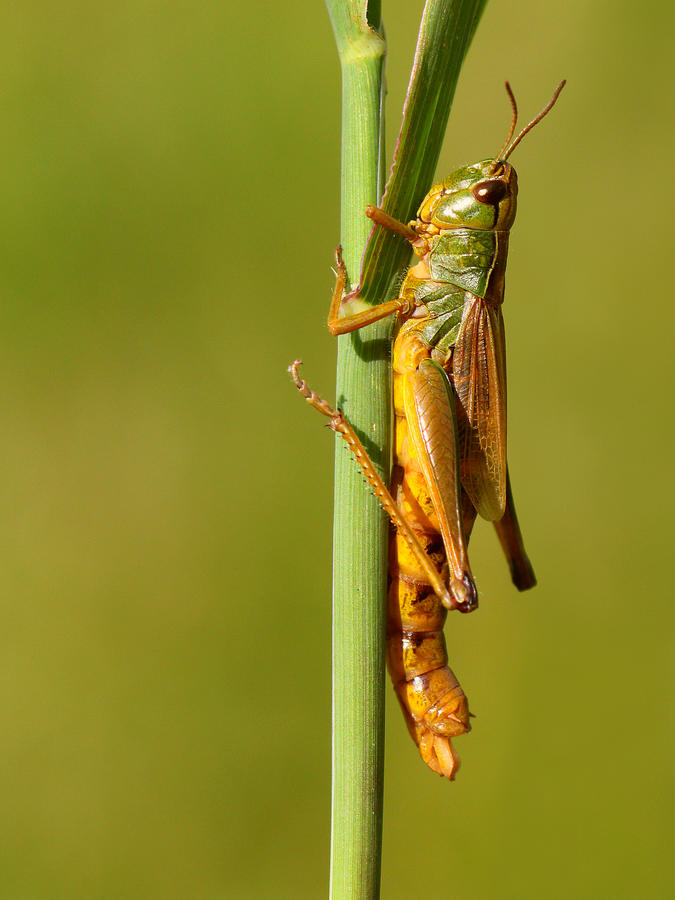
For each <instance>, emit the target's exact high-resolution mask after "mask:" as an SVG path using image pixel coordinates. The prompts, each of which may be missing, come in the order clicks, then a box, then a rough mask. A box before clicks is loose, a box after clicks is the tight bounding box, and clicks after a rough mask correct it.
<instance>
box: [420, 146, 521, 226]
mask: <svg viewBox="0 0 675 900" xmlns="http://www.w3.org/2000/svg"><path fill="white" fill-rule="evenodd" d="M517 195H518V176H517V175H516V170H515V169H514V168H513V166H512V165H510V163H507V162H503V161H501V160H494V159H484V160H482V161H481V162H478V163H474V164H473V165H470V166H463V167H462V168H461V169H456V170H455V171H454V172H452V173H451V174H450V175H448V177H447V178H445V179H444V180H443V181H441V182H440V183H439V184H436V185H434V186H433V187H432V189H431V190H430V191H429V193H428V194H427V196H426V197H425V198H424V201H423V202H422V205H421V206H420V208H419V212H418V216H419V218H420V219H421V220H422V221H423V222H428V223H430V224H431V225H435V226H436V227H437V228H440V229H441V230H443V229H446V228H477V229H480V230H485V231H492V230H494V231H508V229H509V228H510V227H511V225H512V224H513V220H514V219H515V217H516V197H517Z"/></svg>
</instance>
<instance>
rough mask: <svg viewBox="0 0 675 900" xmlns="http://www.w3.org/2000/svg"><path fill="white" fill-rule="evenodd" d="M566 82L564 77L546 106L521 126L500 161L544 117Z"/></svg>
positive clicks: (510, 152) (503, 160) (506, 156)
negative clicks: (521, 128) (520, 129)
mask: <svg viewBox="0 0 675 900" xmlns="http://www.w3.org/2000/svg"><path fill="white" fill-rule="evenodd" d="M566 83H567V82H566V79H564V80H563V81H561V82H560V84H559V85H558V87H557V88H556V89H555V90H554V91H553V96H552V97H551V99H550V100H549V101H548V103H547V104H546V106H545V107H544V108H543V109H542V111H541V112H540V113H539V115H538V116H535V117H534V119H532V121H531V122H529V123H528V124H527V125H526V126H525V127H524V128H523V130H522V131H521V132H520V134H519V135H518V137H517V138H516V139H515V141H514V142H513V143H512V144H511V146H510V147H509V148H508V150H507V151H506V153H505V154H504V156H503V157H502V159H501V162H505V161H506V160H507V159H508V158H509V156H510V155H511V154H512V153H513V151H514V150H515V149H516V147H517V146H518V144H519V143H520V142H521V141H522V139H523V138H524V137H525V135H526V134H527V132H528V131H532V129H533V128H534V126H535V125H536V124H537V122H541V120H542V119H543V118H544V116H545V115H546V113H548V112H550V111H551V109H552V108H553V104H554V103H555V101H556V100H557V99H558V95H559V94H560V91H562V89H563V88H564V87H565V84H566Z"/></svg>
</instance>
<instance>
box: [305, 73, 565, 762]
mask: <svg viewBox="0 0 675 900" xmlns="http://www.w3.org/2000/svg"><path fill="white" fill-rule="evenodd" d="M564 85H565V82H564V81H563V82H561V83H560V84H559V85H558V87H557V88H556V90H555V92H554V94H553V96H552V98H551V100H550V101H549V102H548V104H547V105H546V106H545V107H544V109H543V110H542V111H541V112H540V113H539V115H537V116H536V117H535V118H534V119H533V120H532V121H531V122H529V124H528V125H526V126H525V128H523V129H522V131H521V132H520V133H519V134H518V136H517V137H516V138H515V139H513V134H514V132H515V128H516V122H517V117H518V110H517V105H516V101H515V98H514V95H513V92H512V90H511V88H510V86H509V84H508V82H507V83H506V90H507V92H508V95H509V99H510V101H511V106H512V110H513V117H512V121H511V127H510V130H509V134H508V137H507V139H506V141H505V143H504V145H503V146H502V148H501V149H500V151H499V153H497V155H496V156H495V157H494V158H491V159H485V160H482V161H480V162H477V163H473V164H471V165H467V166H463V167H462V168H460V169H457V170H456V171H454V172H452V173H451V174H450V175H448V176H447V178H445V179H444V180H443V181H441V182H439V183H438V184H435V185H434V186H433V187H432V188H431V190H430V191H429V193H428V194H427V195H426V197H425V198H424V200H423V202H422V205H421V206H420V208H419V210H418V213H417V218H416V219H414V220H413V221H411V222H410V223H408V224H407V225H406V224H404V223H402V222H399V221H397V220H395V219H392V218H391V217H390V216H389V215H387V213H385V212H384V211H383V210H381V209H378V208H377V207H374V206H369V207H367V209H366V215H367V216H368V217H369V218H371V219H372V220H373V222H375V223H376V224H377V225H379V226H381V227H384V228H388V229H390V230H391V231H394V232H395V233H397V234H399V235H400V236H401V237H403V238H405V239H406V240H408V241H409V242H410V244H411V247H412V249H413V251H414V253H415V254H416V256H417V257H418V258H419V260H418V262H417V263H416V264H415V265H413V266H411V267H410V268H409V269H408V272H407V274H406V277H405V280H404V281H403V284H402V286H401V290H400V293H399V296H398V297H397V298H396V299H394V300H391V301H388V302H386V303H382V304H380V305H378V306H374V307H369V308H367V309H364V310H361V311H359V312H355V313H352V314H348V315H345V316H343V317H342V318H341V317H340V308H341V305H342V302H343V299H344V295H345V288H346V286H347V271H346V268H345V265H344V263H343V262H342V258H341V253H340V248H338V250H337V253H336V261H337V280H336V284H335V290H334V292H333V297H332V300H331V304H330V310H329V314H328V328H329V329H330V331H331V333H332V334H333V335H340V334H346V333H348V332H351V331H355V330H357V329H359V328H362V327H364V326H365V325H369V324H371V323H372V322H375V321H378V320H379V319H382V318H384V317H385V316H389V315H396V316H397V328H396V334H395V338H394V344H393V352H392V367H393V371H394V414H395V449H394V459H393V470H392V477H391V483H390V485H386V484H385V483H384V482H383V481H382V479H381V478H380V477H379V475H378V473H377V471H376V470H375V467H374V466H373V464H372V462H371V460H370V458H369V457H368V454H367V452H366V451H365V449H364V447H363V445H362V444H361V442H360V440H359V438H358V435H357V434H356V432H355V431H354V429H353V428H352V426H351V425H350V424H349V422H347V421H346V419H345V418H344V416H343V415H342V413H341V412H340V410H336V409H333V408H331V407H330V406H329V405H328V404H327V403H326V402H325V401H323V400H322V399H321V398H320V397H318V396H317V395H316V394H315V393H314V392H313V391H311V390H310V389H309V387H308V386H307V384H306V382H305V381H303V380H302V378H301V377H300V375H299V372H298V368H299V365H300V361H299V360H298V361H296V362H295V363H293V365H292V366H291V368H290V371H291V374H292V377H293V379H294V381H295V383H296V386H297V387H298V389H299V391H300V393H301V394H302V395H303V396H304V397H305V398H306V399H307V401H308V402H309V403H310V404H311V405H312V406H314V407H315V408H316V409H317V410H318V411H319V412H321V413H323V414H324V415H326V416H328V418H329V419H330V426H331V427H332V428H333V430H334V431H336V432H337V433H339V434H340V435H342V437H343V438H344V439H345V440H346V442H347V444H348V445H349V447H350V449H351V450H352V452H353V453H354V456H355V457H356V459H357V461H358V462H359V464H360V465H361V467H362V468H363V471H364V474H365V476H366V478H367V479H368V481H369V483H370V484H371V486H372V488H373V490H374V492H375V494H376V496H377V497H378V498H379V499H380V502H381V503H382V505H383V507H384V509H385V510H386V512H387V514H388V515H389V517H390V519H391V521H392V523H393V525H394V529H392V534H391V540H390V551H389V573H390V586H389V594H388V616H387V665H388V668H389V672H390V675H391V678H392V681H393V683H394V688H395V690H396V693H397V696H398V699H399V701H400V704H401V707H402V710H403V714H404V717H405V719H406V723H407V725H408V729H409V731H410V733H411V735H412V737H413V739H414V741H415V743H416V744H417V746H418V748H419V751H420V754H421V756H422V759H423V760H424V762H425V763H426V764H427V765H428V766H429V767H430V768H431V769H432V770H433V771H434V772H437V773H439V774H440V775H443V776H445V777H446V778H449V779H451V780H452V779H454V777H455V774H456V772H457V769H458V766H459V758H458V756H457V754H456V751H455V749H454V747H453V745H452V741H451V738H453V737H456V736H457V735H460V734H464V733H466V732H468V731H469V730H470V728H471V725H470V721H469V717H470V715H471V714H470V713H469V708H468V703H467V700H466V696H465V695H464V692H463V690H462V688H461V686H460V684H459V682H458V680H457V678H456V677H455V675H454V673H453V672H452V670H451V669H450V668H449V667H448V664H447V663H448V657H447V651H446V646H445V639H444V636H443V625H444V622H445V617H446V615H447V610H449V609H459V610H460V611H461V612H470V611H471V610H473V609H475V608H476V606H477V605H478V594H477V591H476V585H475V582H474V579H473V575H472V573H471V568H470V565H469V558H468V552H467V544H468V541H469V536H470V534H471V530H472V528H473V524H474V521H475V519H476V516H477V515H480V516H481V517H482V518H484V519H487V520H488V521H491V522H493V523H494V525H495V528H496V531H497V535H498V537H499V540H500V543H501V545H502V548H503V550H504V553H505V555H506V558H507V561H508V563H509V567H510V570H511V577H512V580H513V582H514V584H515V586H516V587H517V588H518V590H520V591H524V590H528V589H529V588H531V587H534V585H535V584H536V579H535V576H534V571H533V569H532V565H531V564H530V561H529V559H528V557H527V554H526V552H525V548H524V545H523V539H522V535H521V532H520V528H519V525H518V519H517V517H516V511H515V506H514V502H513V495H512V492H511V485H510V481H509V474H508V468H507V463H506V354H505V343H504V323H503V318H502V311H501V307H502V302H503V300H504V275H505V271H506V258H507V252H508V240H509V231H510V229H511V226H512V225H513V221H514V219H515V214H516V196H517V193H518V179H517V176H516V171H515V169H514V168H513V166H512V165H510V164H509V163H508V162H507V160H508V157H509V156H510V155H511V153H512V152H513V150H514V149H515V148H516V147H517V145H518V144H519V143H520V141H521V140H522V139H523V137H524V136H525V135H526V134H527V133H528V132H529V131H530V130H531V129H532V128H533V127H534V126H535V125H536V124H537V123H538V122H539V121H541V119H542V118H543V117H544V116H545V115H546V114H547V113H548V112H549V111H550V109H551V108H552V107H553V105H554V103H555V102H556V100H557V98H558V95H559V94H560V91H561V90H562V88H563V87H564ZM348 296H349V298H350V299H353V298H354V297H355V296H358V295H354V294H352V295H348Z"/></svg>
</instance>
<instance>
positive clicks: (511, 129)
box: [495, 81, 518, 160]
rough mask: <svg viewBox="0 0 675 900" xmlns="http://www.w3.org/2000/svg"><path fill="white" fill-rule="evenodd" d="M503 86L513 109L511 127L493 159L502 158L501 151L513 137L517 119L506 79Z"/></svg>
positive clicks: (512, 97) (514, 104) (516, 109)
mask: <svg viewBox="0 0 675 900" xmlns="http://www.w3.org/2000/svg"><path fill="white" fill-rule="evenodd" d="M504 86H505V87H506V93H507V94H508V95H509V100H510V101H511V109H512V110H513V118H512V119H511V127H510V128H509V135H508V137H507V138H506V140H505V141H504V146H503V147H502V148H501V150H500V151H499V153H498V154H497V155H496V156H495V160H498V159H501V158H502V153H503V152H504V151H505V150H506V148H507V147H508V146H509V141H510V140H511V138H512V137H513V132H514V131H515V130H516V122H517V121H518V105H517V104H516V98H515V97H514V96H513V91H512V90H511V85H510V84H509V83H508V81H505V82H504Z"/></svg>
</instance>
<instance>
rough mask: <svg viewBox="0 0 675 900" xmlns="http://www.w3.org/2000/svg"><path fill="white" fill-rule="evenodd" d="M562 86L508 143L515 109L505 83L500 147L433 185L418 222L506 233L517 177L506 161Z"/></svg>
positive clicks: (511, 222)
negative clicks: (507, 114) (508, 111)
mask: <svg viewBox="0 0 675 900" xmlns="http://www.w3.org/2000/svg"><path fill="white" fill-rule="evenodd" d="M564 85H565V82H564V81H562V82H561V83H560V84H559V85H558V87H557V88H556V90H555V92H554V94H553V97H552V98H551V99H550V100H549V102H548V103H547V104H546V106H545V107H544V109H542V111H541V112H540V113H539V115H538V116H535V118H534V119H532V121H531V122H530V123H529V124H528V125H526V126H525V128H523V130H522V131H521V132H520V134H519V135H518V137H517V138H516V139H515V140H514V141H512V140H511V138H512V137H513V132H514V131H515V129H516V121H517V118H518V109H517V106H516V100H515V97H514V96H513V92H512V90H511V87H510V85H509V83H508V81H507V82H506V90H507V92H508V95H509V98H510V100H511V106H512V109H513V118H512V120H511V128H510V130H509V134H508V137H507V138H506V141H505V142H504V146H503V147H502V148H501V150H500V151H499V153H498V154H497V155H496V156H495V157H494V158H493V159H484V160H482V161H481V162H477V163H473V164H472V165H469V166H462V168H461V169H456V170H455V171H454V172H451V173H450V175H448V176H447V178H445V179H443V181H441V182H439V183H438V184H435V185H434V186H433V187H432V189H431V190H430V191H429V193H428V194H427V196H426V197H425V198H424V201H423V202H422V205H421V206H420V208H419V211H418V218H419V220H420V221H421V222H423V223H425V224H428V225H431V226H434V227H435V228H438V229H440V230H445V229H447V228H474V229H478V230H481V231H508V230H509V228H510V227H511V225H512V224H513V220H514V219H515V217H516V197H517V196H518V176H517V175H516V170H515V169H514V168H513V166H512V165H510V163H508V162H507V161H506V160H507V159H508V157H509V156H510V155H511V153H512V152H513V151H514V150H515V148H516V147H517V146H518V144H519V143H520V142H521V140H522V139H523V138H524V137H525V135H526V134H527V132H528V131H530V130H531V129H532V128H534V126H535V125H536V124H537V122H540V121H541V120H542V119H543V118H544V116H545V115H546V113H547V112H548V111H549V110H550V109H551V107H552V106H553V104H554V103H555V101H556V100H557V99H558V94H559V93H560V91H561V90H562V89H563V87H564Z"/></svg>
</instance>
